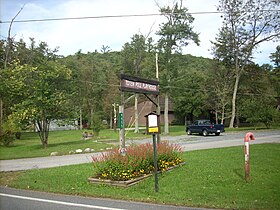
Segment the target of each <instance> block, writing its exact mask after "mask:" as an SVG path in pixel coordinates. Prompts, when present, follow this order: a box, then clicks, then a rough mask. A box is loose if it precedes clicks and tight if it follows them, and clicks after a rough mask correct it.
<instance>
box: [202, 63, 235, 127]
mask: <svg viewBox="0 0 280 210" xmlns="http://www.w3.org/2000/svg"><path fill="white" fill-rule="evenodd" d="M206 77H207V79H206V81H207V82H206V85H205V87H206V90H205V91H206V94H207V99H206V107H208V108H210V109H211V110H214V111H215V114H216V123H218V113H221V124H224V120H225V118H226V117H227V114H226V111H227V108H228V106H229V105H230V93H231V92H232V81H233V73H232V71H231V69H229V68H226V67H225V66H224V65H223V64H222V63H220V62H218V61H213V62H212V65H211V66H209V68H208V70H207V75H206Z"/></svg>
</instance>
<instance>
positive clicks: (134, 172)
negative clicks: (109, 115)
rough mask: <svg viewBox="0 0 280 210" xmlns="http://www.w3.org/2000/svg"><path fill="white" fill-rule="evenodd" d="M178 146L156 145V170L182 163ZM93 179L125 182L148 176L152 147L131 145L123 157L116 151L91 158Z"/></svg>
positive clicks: (163, 169)
mask: <svg viewBox="0 0 280 210" xmlns="http://www.w3.org/2000/svg"><path fill="white" fill-rule="evenodd" d="M181 152H182V149H181V147H180V146H179V145H175V144H169V143H167V142H162V143H160V144H159V145H157V163H158V170H159V171H165V170H166V169H167V168H169V167H171V166H175V165H178V164H180V163H182V162H183V160H182V158H181ZM92 159H93V163H94V164H93V166H94V169H95V174H94V177H95V178H100V179H110V180H114V181H126V180H130V179H134V178H137V177H140V176H145V175H147V174H150V173H151V172H152V171H153V170H154V162H153V145H152V144H150V143H147V144H141V145H132V146H130V147H128V148H127V151H126V155H125V156H123V155H121V154H120V153H119V151H118V150H117V149H115V150H113V151H111V152H109V153H103V154H102V155H101V156H99V157H92Z"/></svg>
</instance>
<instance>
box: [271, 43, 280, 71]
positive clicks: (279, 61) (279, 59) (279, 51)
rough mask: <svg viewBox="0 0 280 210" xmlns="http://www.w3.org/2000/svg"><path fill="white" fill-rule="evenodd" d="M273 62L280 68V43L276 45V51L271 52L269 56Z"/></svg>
mask: <svg viewBox="0 0 280 210" xmlns="http://www.w3.org/2000/svg"><path fill="white" fill-rule="evenodd" d="M269 58H270V59H271V61H272V62H274V65H275V68H280V45H278V46H277V47H276V52H275V53H271V56H269Z"/></svg>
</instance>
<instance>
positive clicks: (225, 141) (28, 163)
mask: <svg viewBox="0 0 280 210" xmlns="http://www.w3.org/2000/svg"><path fill="white" fill-rule="evenodd" d="M252 132H253V133H254V135H255V138H256V140H255V141H250V144H262V143H280V130H275V131H267V132H264V131H256V132H254V131H252ZM246 133H247V132H245V131H244V132H235V133H223V134H221V135H220V136H215V135H210V136H207V137H203V136H200V135H190V136H188V135H182V136H162V137H161V140H167V141H169V142H171V143H177V144H179V145H181V146H182V148H183V150H184V151H192V150H201V149H209V148H221V147H231V146H239V145H243V144H244V140H243V139H244V136H245V134H246ZM147 142H152V137H150V138H147V139H143V140H127V141H126V144H127V145H129V144H132V143H133V144H143V143H147ZM95 155H100V153H88V154H77V155H64V156H49V157H40V158H24V159H15V160H1V161H0V171H20V170H30V169H37V168H51V167H57V166H63V165H74V164H81V163H89V162H91V160H92V156H95Z"/></svg>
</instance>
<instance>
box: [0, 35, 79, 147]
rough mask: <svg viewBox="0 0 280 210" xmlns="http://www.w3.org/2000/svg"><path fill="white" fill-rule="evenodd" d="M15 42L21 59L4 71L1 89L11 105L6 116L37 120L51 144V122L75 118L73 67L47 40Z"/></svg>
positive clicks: (45, 138)
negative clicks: (65, 62) (58, 59)
mask: <svg viewBox="0 0 280 210" xmlns="http://www.w3.org/2000/svg"><path fill="white" fill-rule="evenodd" d="M15 46H16V47H18V49H20V50H17V51H15V52H16V53H17V57H16V58H17V59H15V60H14V61H13V62H10V63H9V66H7V68H5V69H3V70H1V74H0V77H1V79H3V81H4V82H3V83H4V84H2V83H1V85H0V93H1V95H3V99H4V100H3V101H4V102H5V103H6V104H8V105H9V107H6V117H5V118H6V119H8V118H9V117H10V116H14V118H16V119H17V120H18V121H20V122H24V121H26V122H28V123H30V122H34V123H35V124H36V127H37V130H38V133H39V136H40V139H41V142H42V145H43V146H44V147H47V145H48V132H49V124H50V122H51V121H52V120H59V119H69V118H70V119H71V118H72V119H73V115H71V114H72V112H71V110H72V108H73V107H72V106H71V101H72V100H71V99H72V98H74V95H75V93H76V92H75V88H74V86H73V84H72V71H71V70H70V69H68V68H66V67H65V66H64V65H62V64H60V63H59V62H58V61H57V59H56V58H57V56H56V55H55V53H54V52H55V50H54V51H53V50H51V49H49V48H48V45H47V44H46V43H45V42H40V43H39V44H38V45H36V43H35V41H34V39H31V44H30V46H29V47H26V44H25V43H24V42H23V41H21V42H20V43H17V44H16V45H15ZM15 52H13V54H15ZM30 57H32V59H29V58H30ZM8 116H9V117H8ZM9 119H10V118H9Z"/></svg>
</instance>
